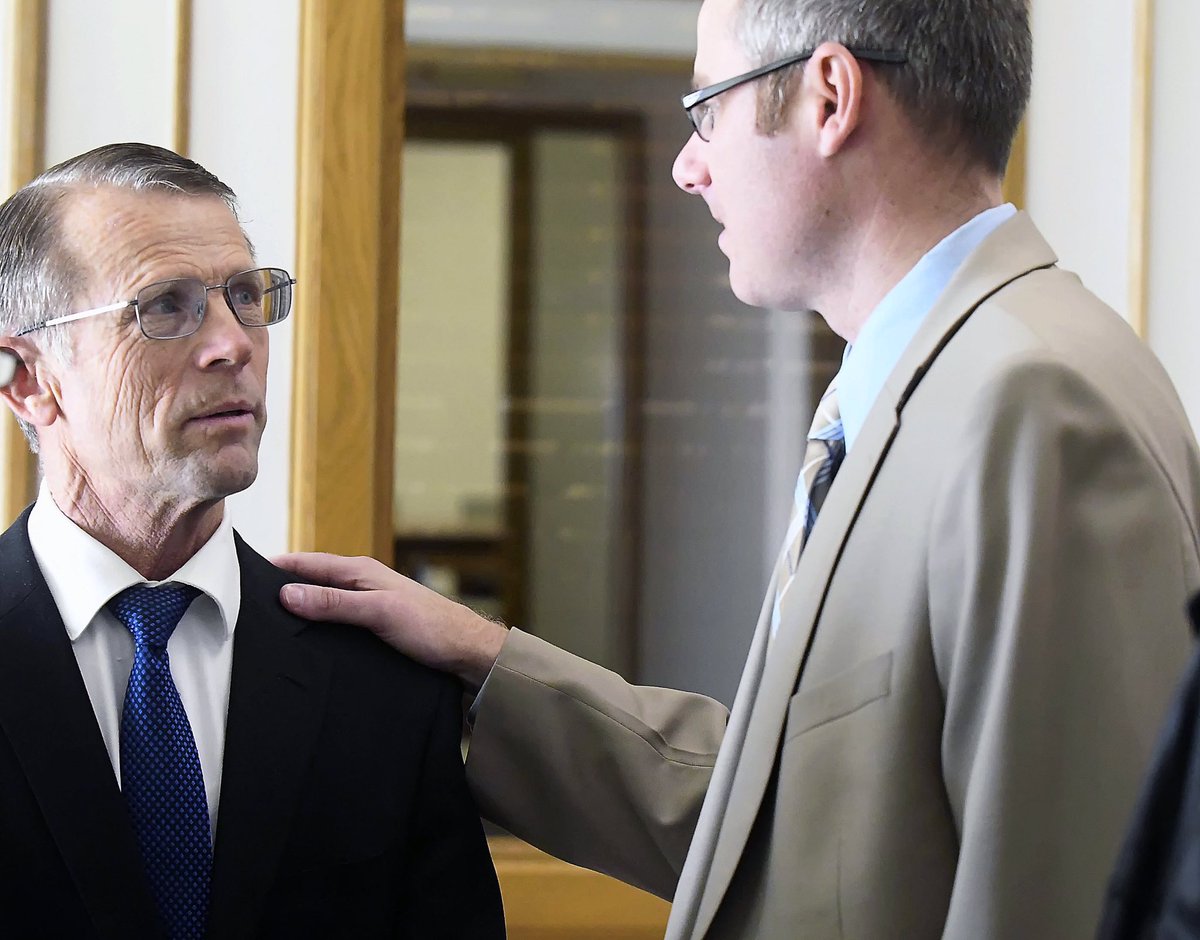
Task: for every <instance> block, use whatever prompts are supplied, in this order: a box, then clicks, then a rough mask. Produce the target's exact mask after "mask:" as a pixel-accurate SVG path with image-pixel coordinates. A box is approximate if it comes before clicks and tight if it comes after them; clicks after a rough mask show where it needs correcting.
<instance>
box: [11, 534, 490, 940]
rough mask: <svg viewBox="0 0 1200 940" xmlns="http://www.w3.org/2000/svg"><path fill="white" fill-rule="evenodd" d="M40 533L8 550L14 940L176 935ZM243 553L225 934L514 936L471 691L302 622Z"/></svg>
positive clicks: (213, 911) (214, 926)
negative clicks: (474, 745)
mask: <svg viewBox="0 0 1200 940" xmlns="http://www.w3.org/2000/svg"><path fill="white" fill-rule="evenodd" d="M27 518H28V513H26V515H25V516H22V518H21V519H20V520H19V521H18V522H16V523H15V524H14V525H13V526H12V527H11V528H10V529H9V530H8V531H7V532H5V533H4V534H3V535H2V536H0V935H3V936H10V937H25V936H31V937H32V936H37V937H64V938H66V937H69V938H72V940H76V938H92V937H103V938H121V940H128V938H142V937H158V936H161V929H160V927H159V925H158V921H157V915H156V911H155V907H154V902H153V900H152V898H151V895H150V891H149V887H148V885H147V882H146V879H145V875H144V874H143V870H142V863H141V857H140V855H139V851H138V846H137V841H136V838H135V836H134V832H133V828H132V826H131V824H130V821H129V817H128V814H127V812H126V809H125V804H124V801H123V799H122V797H121V793H120V790H119V788H118V786H117V782H116V778H115V775H114V774H113V770H112V764H111V762H110V761H109V757H108V753H107V751H106V750H105V747H104V742H103V739H102V738H101V735H100V730H99V726H98V725H97V723H96V718H95V714H94V712H93V711H92V706H91V702H90V700H89V698H88V694H87V689H86V688H85V686H84V683H83V679H82V677H81V676H80V673H79V668H78V666H77V665H76V662H75V657H74V654H73V652H72V650H71V645H70V641H69V640H68V638H67V635H66V630H65V627H64V626H63V623H62V618H61V617H60V616H59V613H58V609H57V607H56V606H55V604H54V601H53V598H52V597H51V595H50V591H49V588H48V587H47V586H46V582H45V580H44V579H43V577H42V575H41V572H40V570H39V569H38V566H37V563H36V562H35V561H34V557H33V552H32V549H31V548H30V544H29V535H28V530H27ZM237 551H238V559H239V562H240V564H241V572H242V606H241V614H240V615H239V617H238V623H237V628H236V631H235V633H234V649H233V672H232V677H231V685H230V692H229V713H228V718H227V722H226V730H225V756H224V763H223V769H222V780H221V801H220V806H219V813H218V819H217V833H216V840H215V848H214V857H213V877H212V897H211V904H210V909H209V930H208V934H209V936H210V937H213V938H220V940H224V938H237V937H288V938H294V937H355V938H358V937H363V938H367V937H412V938H421V940H425V938H435V937H456V938H457V937H470V938H488V937H502V936H503V935H504V924H503V914H502V911H501V903H500V893H499V888H498V886H497V884H496V875H495V870H494V869H493V867H492V863H491V859H490V857H489V855H488V851H487V844H486V841H485V839H484V835H483V831H482V827H481V826H480V822H479V817H478V815H477V813H476V811H475V808H474V805H473V803H472V801H471V798H470V796H469V794H468V792H467V789H466V783H465V778H464V774H463V768H462V761H461V757H460V752H459V735H460V723H461V717H460V716H461V708H460V693H459V690H458V688H457V686H456V685H455V684H454V683H453V682H452V681H451V680H449V679H447V678H445V677H443V676H441V675H438V674H436V673H434V672H431V671H429V670H426V669H424V668H422V667H420V666H418V665H416V664H415V663H413V662H412V661H410V660H408V659H405V658H404V657H402V656H400V655H399V654H397V653H394V652H392V651H391V650H389V649H388V648H387V647H385V646H384V645H383V644H382V643H380V642H379V641H378V640H376V639H375V638H374V637H372V636H370V635H369V634H367V633H366V632H365V631H361V630H357V629H353V628H349V627H345V626H341V625H330V624H316V623H310V622H307V621H303V620H300V619H298V618H296V617H293V616H291V615H290V614H289V613H287V612H286V611H285V610H283V608H282V607H281V606H280V605H279V603H278V596H279V589H280V587H281V586H282V585H283V584H284V583H285V582H286V581H287V580H289V578H287V577H285V576H284V574H283V573H282V572H281V571H279V570H278V569H276V568H274V567H273V566H271V565H270V564H269V563H268V562H267V561H266V560H264V559H263V558H261V557H260V556H259V555H257V554H256V553H255V552H253V551H252V550H250V549H249V548H247V547H246V545H245V544H244V543H243V542H242V541H241V540H240V539H238V540H237Z"/></svg>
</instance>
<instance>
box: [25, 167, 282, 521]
mask: <svg viewBox="0 0 1200 940" xmlns="http://www.w3.org/2000/svg"><path fill="white" fill-rule="evenodd" d="M62 226H63V234H64V237H65V240H66V243H67V245H68V246H69V247H70V250H71V251H72V252H73V253H74V254H75V256H76V258H78V259H80V262H81V268H82V269H83V270H84V271H85V272H86V281H85V283H86V287H85V289H83V290H81V291H80V292H79V294H78V296H77V298H76V309H80V310H82V309H90V308H92V307H98V306H105V305H108V304H111V303H114V302H118V301H120V300H125V299H129V298H132V297H133V296H135V295H136V293H137V291H138V290H139V289H140V288H142V287H145V286H146V285H147V284H150V283H153V282H155V281H160V280H166V279H170V278H176V277H197V278H200V279H201V280H202V281H203V282H204V283H205V284H206V285H211V284H217V283H220V282H222V281H224V280H225V278H227V277H228V276H229V275H230V274H233V273H236V272H238V271H242V270H246V269H247V268H250V267H253V266H254V261H253V258H252V256H251V255H250V252H249V248H248V246H247V243H246V240H245V236H244V234H243V232H242V230H241V227H240V226H239V224H238V222H237V220H236V218H235V217H234V216H233V213H232V212H231V211H230V210H229V208H228V207H227V206H226V205H225V204H224V203H223V202H222V201H221V200H220V199H218V198H216V197H208V196H202V197H193V196H182V195H176V194H167V193H133V192H129V191H124V190H116V189H100V190H95V191H87V192H82V193H78V194H73V198H70V199H69V200H68V201H67V203H66V206H65V210H64V216H63V220H62ZM63 328H65V329H72V330H73V335H72V345H73V347H74V350H75V352H74V356H73V357H72V364H71V366H70V368H69V369H66V370H63V374H61V375H60V376H59V377H58V380H57V381H58V396H59V415H58V418H57V420H56V421H55V422H54V424H53V425H52V426H51V427H50V428H48V429H46V430H47V431H48V433H47V434H44V435H43V437H44V438H49V439H50V441H51V442H52V444H53V445H54V446H53V447H52V453H51V454H49V455H47V456H48V461H47V463H48V466H47V480H48V482H50V483H51V485H52V490H53V491H55V492H54V495H55V499H56V502H58V503H59V505H60V508H63V510H64V511H65V512H67V513H68V515H70V516H72V518H75V516H76V515H79V516H81V517H83V518H87V519H96V520H101V524H108V525H117V526H121V527H124V528H133V527H136V526H138V525H139V524H149V525H151V526H152V527H153V528H155V529H158V530H163V529H171V528H172V527H174V526H177V525H179V524H180V523H181V521H182V520H184V519H186V518H187V517H188V516H189V515H193V516H194V515H195V514H196V511H197V509H200V510H204V509H206V508H215V514H214V513H209V514H208V515H210V516H213V515H215V519H216V520H217V521H219V519H220V503H221V500H223V499H224V497H225V496H228V495H230V494H231V493H234V492H237V491H239V490H242V489H245V488H246V487H247V486H249V485H250V483H252V482H253V480H254V478H255V476H256V475H257V469H258V446H259V442H260V440H261V436H262V431H263V427H264V425H265V421H266V410H265V391H266V368H267V337H266V331H265V330H261V329H259V330H247V329H246V328H244V327H242V326H241V325H240V324H237V323H236V321H235V320H234V319H233V315H232V313H231V312H230V311H229V309H228V307H227V306H226V304H225V300H224V297H223V295H222V294H221V293H220V292H219V291H212V292H210V293H209V295H208V306H207V311H206V314H205V319H204V322H203V323H202V324H201V327H200V330H199V331H198V332H197V333H196V334H195V335H193V336H190V337H185V338H181V339H172V340H154V339H148V338H146V337H145V336H143V335H142V334H141V332H140V330H139V328H138V325H137V322H136V318H135V316H134V311H133V309H132V308H130V309H127V310H124V311H117V312H114V313H107V314H101V315H99V316H97V317H94V318H89V319H86V320H81V321H78V322H76V323H72V324H68V325H65V326H64V327H59V329H63ZM60 494H61V495H60ZM64 503H65V504H67V505H64ZM68 507H70V508H71V509H73V510H74V512H72V511H68ZM201 515H204V513H203V512H202V513H201ZM104 520H107V523H104ZM76 521H79V520H78V519H77V520H76ZM205 527H207V526H205ZM212 527H213V528H215V524H213V526H212ZM85 528H86V526H85Z"/></svg>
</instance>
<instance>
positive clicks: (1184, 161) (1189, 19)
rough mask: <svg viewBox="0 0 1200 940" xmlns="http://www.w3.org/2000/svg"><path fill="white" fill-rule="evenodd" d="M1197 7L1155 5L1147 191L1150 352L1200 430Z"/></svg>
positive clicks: (1168, 0)
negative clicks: (1148, 210) (1155, 21)
mask: <svg viewBox="0 0 1200 940" xmlns="http://www.w3.org/2000/svg"><path fill="white" fill-rule="evenodd" d="M1197 37H1200V4H1198V3H1197V2H1196V0H1158V28H1157V29H1156V31H1155V41H1156V45H1155V48H1156V60H1155V63H1154V86H1153V87H1154V126H1153V131H1152V134H1153V136H1152V141H1153V151H1152V154H1153V157H1152V160H1151V165H1150V169H1151V178H1150V179H1151V187H1150V212H1151V216H1150V219H1151V225H1150V263H1149V273H1150V298H1149V313H1148V321H1149V322H1148V326H1149V330H1148V332H1149V335H1150V345H1151V346H1152V347H1153V348H1154V351H1155V352H1156V353H1158V356H1159V358H1161V359H1162V361H1163V363H1164V364H1165V365H1166V367H1167V371H1169V372H1170V373H1171V377H1172V378H1173V379H1174V380H1175V385H1176V387H1177V388H1178V389H1179V393H1180V395H1181V396H1182V398H1183V402H1184V405H1185V407H1186V408H1187V409H1188V415H1189V417H1190V418H1191V421H1192V426H1193V427H1200V302H1198V301H1197V296H1196V281H1195V273H1196V270H1197V256H1198V253H1200V235H1198V234H1197V223H1198V221H1200V171H1198V170H1197V153H1198V152H1200V64H1198V63H1197V60H1196V39H1197Z"/></svg>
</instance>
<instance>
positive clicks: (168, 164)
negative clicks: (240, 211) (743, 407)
mask: <svg viewBox="0 0 1200 940" xmlns="http://www.w3.org/2000/svg"><path fill="white" fill-rule="evenodd" d="M100 187H112V188H116V189H124V190H129V191H131V192H153V191H159V192H168V193H179V194H180V195H185V196H216V197H218V198H219V199H221V200H222V201H223V202H224V203H225V204H226V205H227V206H229V209H230V211H231V212H233V214H234V216H235V217H236V216H237V197H236V196H235V195H234V192H233V190H232V189H230V188H229V187H228V186H226V185H225V184H224V183H222V182H221V181H220V180H219V179H217V177H216V176H214V175H213V174H212V173H210V172H209V171H208V170H206V169H204V167H202V166H200V164H198V163H195V162H194V161H192V160H189V159H187V158H186V157H181V156H180V155H179V154H177V153H174V152H173V151H171V150H167V149H165V148H163V147H155V146H152V145H150V144H138V143H124V144H108V145H107V146H104V147H97V148H96V149H95V150H90V151H88V152H87V153H84V154H80V155H79V156H77V157H72V158H71V159H69V160H65V161H63V162H62V163H60V164H58V165H57V166H52V167H51V168H50V169H48V170H46V171H45V172H44V173H41V174H40V175H38V177H37V178H36V179H34V180H33V181H31V182H30V183H28V184H26V185H25V186H22V187H21V188H20V189H19V190H17V191H16V192H15V193H13V195H12V196H10V197H9V198H8V199H7V200H5V202H4V204H3V205H0V335H3V336H12V335H14V334H16V333H19V332H20V331H21V330H22V329H25V328H27V327H29V326H32V325H33V324H35V323H38V322H40V321H42V320H48V319H50V318H52V317H55V316H60V315H63V314H65V313H70V312H71V311H70V307H71V305H72V303H73V302H74V300H75V297H76V296H77V295H78V293H79V291H80V290H81V289H82V288H83V287H84V285H85V281H86V277H87V273H86V272H87V268H86V266H85V265H84V263H83V262H82V261H81V259H79V258H77V257H76V256H75V255H74V253H73V252H72V251H71V250H70V249H69V247H68V245H67V244H66V240H65V239H64V237H63V233H62V212H63V206H64V204H65V203H66V201H67V200H68V199H69V197H70V195H71V194H72V193H73V192H77V191H79V190H81V189H85V188H88V189H90V188H100ZM38 342H39V343H40V344H41V346H42V348H43V349H45V350H46V351H47V352H48V353H51V354H52V355H54V356H55V357H56V358H58V359H59V360H60V361H62V362H69V361H70V356H71V345H70V334H69V331H65V330H61V329H57V328H53V327H52V328H50V329H49V330H46V331H45V333H44V334H39V336H38ZM19 423H20V425H21V430H22V431H23V432H24V434H25V439H26V440H27V441H29V447H30V449H31V450H32V451H33V452H34V453H37V449H38V447H37V434H36V432H35V431H34V429H33V428H32V427H31V426H30V425H29V424H28V423H27V422H25V421H19Z"/></svg>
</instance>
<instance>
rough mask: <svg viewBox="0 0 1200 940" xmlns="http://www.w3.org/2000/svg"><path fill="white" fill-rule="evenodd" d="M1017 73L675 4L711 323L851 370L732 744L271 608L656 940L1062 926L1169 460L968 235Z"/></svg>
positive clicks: (1151, 404) (1186, 566)
mask: <svg viewBox="0 0 1200 940" xmlns="http://www.w3.org/2000/svg"><path fill="white" fill-rule="evenodd" d="M1030 60H1031V42H1030V31H1029V17H1028V10H1027V4H1026V2H1025V0H705V2H704V4H703V6H702V7H701V10H700V18H699V28H698V44H697V52H696V64H695V86H696V89H695V90H694V91H693V92H691V93H690V94H688V95H685V96H684V99H683V104H684V107H685V108H686V109H687V111H688V113H689V115H690V116H691V119H692V124H693V127H694V130H695V133H694V134H692V136H691V137H690V139H689V140H688V141H687V143H686V144H685V145H684V147H683V150H682V151H681V153H680V154H679V157H678V159H677V160H676V162H675V180H676V182H677V183H678V184H679V186H680V187H681V188H682V189H683V190H684V191H686V192H688V193H692V194H695V195H698V196H700V197H702V198H703V199H704V200H705V202H706V204H707V205H708V207H709V209H710V210H711V212H712V214H713V217H714V218H715V219H716V221H717V222H718V223H719V224H720V225H721V227H722V232H721V235H720V238H719V244H720V247H721V250H722V251H723V252H724V253H725V254H726V255H727V256H728V258H729V273H730V281H731V283H732V287H733V290H734V293H736V294H737V295H738V297H740V298H741V299H742V300H744V301H746V302H748V303H752V304H757V305H760V306H763V307H771V308H778V309H791V310H795V309H803V308H813V309H816V310H818V311H820V313H821V314H822V315H823V316H824V317H825V319H826V320H827V321H828V323H829V324H830V326H831V327H832V328H833V329H834V330H836V331H837V332H838V333H839V334H841V336H843V337H844V338H845V339H846V340H847V342H848V343H849V344H850V347H851V348H850V349H849V350H848V353H847V355H846V358H845V360H844V363H843V366H842V369H841V372H840V374H839V376H838V378H837V380H836V381H835V383H834V385H833V387H831V388H830V390H829V392H828V393H827V394H826V396H825V397H824V399H823V400H822V402H821V404H820V406H819V408H818V409H817V415H816V419H815V420H814V422H813V426H812V432H811V434H810V445H809V450H808V455H807V459H806V463H805V468H804V471H803V473H802V474H801V477H800V482H799V486H798V487H797V500H796V512H795V514H794V516H793V519H792V524H791V527H790V530H789V532H788V535H787V540H786V543H785V545H784V547H783V550H782V551H781V553H780V556H779V560H778V564H777V567H776V569H775V572H774V574H773V576H772V578H771V582H770V585H769V587H768V588H767V596H766V599H765V602H764V604H763V608H762V614H761V617H760V619H759V623H758V629H757V632H756V633H755V637H754V640H753V643H752V646H751V649H750V655H749V660H748V662H747V664H746V667H745V671H744V673H743V677H742V682H741V687H740V689H739V691H738V694H737V699H736V702H735V704H734V707H733V711H732V714H731V715H727V714H726V712H725V711H724V709H722V708H721V707H720V706H719V705H717V704H716V703H714V702H710V701H707V700H704V699H702V698H700V697H699V696H694V695H688V694H685V693H680V692H672V691H668V690H663V689H644V688H636V687H632V686H629V685H627V684H626V683H624V682H623V681H622V680H620V679H619V678H618V677H617V676H614V675H612V674H611V673H606V672H605V671H604V670H602V669H599V668H597V667H595V666H593V665H591V664H589V663H585V662H582V661H581V660H579V659H577V658H574V657H572V656H569V655H567V654H566V653H564V652H562V651H560V650H557V649H555V648H554V647H552V646H550V645H548V644H547V643H544V642H542V641H540V640H538V639H536V638H534V637H531V636H529V635H527V634H525V633H522V632H520V631H519V630H515V629H514V630H512V631H511V632H506V631H504V630H503V629H502V628H500V627H498V626H496V625H494V624H490V623H488V622H486V621H484V620H482V619H480V618H478V617H476V616H474V615H473V614H471V613H470V612H469V611H466V610H465V609H463V608H461V607H457V606H455V605H452V604H450V603H449V602H447V601H445V600H443V599H441V598H438V597H437V596H436V595H432V594H430V593H428V592H423V591H422V590H421V589H420V588H419V587H418V586H416V585H413V584H411V583H408V582H405V581H403V580H402V579H400V578H399V577H398V576H396V575H393V574H391V573H390V572H388V571H386V569H383V568H382V567H381V566H373V565H371V564H369V563H366V562H353V561H345V560H338V559H324V558H316V559H313V558H300V559H293V560H291V561H290V562H289V565H290V566H291V567H293V568H295V569H296V570H299V571H302V572H306V573H308V574H309V575H312V576H317V577H324V578H327V579H328V580H330V581H332V582H333V583H335V584H338V585H343V586H355V587H359V588H368V589H372V588H373V589H375V590H367V591H364V592H360V593H355V592H350V591H341V592H331V591H328V590H327V589H314V588H308V589H304V588H300V587H297V588H289V589H287V592H286V594H285V597H286V599H287V600H288V602H289V603H290V604H293V605H294V609H296V610H304V611H308V612H311V613H313V614H318V613H319V612H320V611H321V610H322V609H324V610H325V611H326V613H327V614H332V615H333V616H337V617H339V618H352V619H355V620H357V621H361V622H364V623H368V624H370V625H371V626H373V627H374V628H375V629H377V630H379V631H380V632H382V633H384V634H385V635H386V636H387V637H388V638H389V639H391V640H392V641H393V642H395V643H396V644H398V645H401V646H402V647H404V648H406V649H409V650H411V651H413V652H414V653H417V654H419V655H420V656H421V657H422V658H424V659H426V660H427V661H429V662H432V663H436V664H440V665H442V666H443V667H446V668H452V669H454V670H456V671H457V672H458V673H459V674H460V676H461V677H462V678H463V679H464V680H465V681H466V682H468V683H470V684H472V685H475V686H478V685H480V684H482V683H484V682H485V678H486V684H484V686H483V689H482V692H481V694H480V696H479V698H478V700H477V702H476V707H477V719H476V723H475V733H474V738H473V743H472V750H471V754H470V758H469V760H468V775H469V778H470V780H471V782H472V784H473V786H474V787H475V788H476V792H477V794H478V796H479V798H480V803H481V806H482V807H483V809H484V811H485V813H490V814H492V815H493V816H494V817H495V818H496V819H497V820H499V821H501V822H502V823H503V824H504V825H506V826H507V827H508V828H510V829H512V830H513V831H514V832H517V833H518V834H521V835H524V836H526V837H527V838H530V839H532V840H534V841H536V842H538V843H539V844H541V845H542V846H543V847H546V848H548V849H549V850H550V851H553V852H557V853H560V854H562V855H563V856H564V857H566V858H568V859H572V860H575V861H578V862H581V863H583V864H587V865H592V866H596V867H599V868H603V869H605V870H608V871H610V872H613V873H616V874H618V875H620V876H622V877H624V878H627V879H630V880H632V881H635V882H637V883H640V884H643V885H645V886H647V887H650V888H652V889H654V890H656V891H658V892H660V893H662V894H664V895H671V894H674V898H675V902H674V909H673V911H672V918H671V926H670V929H669V934H670V936H671V937H672V938H684V937H689V938H692V937H722V938H732V937H739V938H760V937H761V938H783V937H788V938H791V937H803V938H811V940H831V938H839V937H855V938H860V940H864V938H877V940H892V938H904V940H918V938H935V937H944V938H954V940H1013V938H1021V940H1038V938H1041V940H1065V938H1079V937H1087V936H1090V935H1092V933H1093V932H1094V931H1095V929H1096V926H1097V923H1098V921H1099V912H1100V908H1101V902H1102V898H1103V894H1104V885H1105V882H1106V880H1107V875H1108V872H1109V870H1110V868H1111V866H1112V862H1113V859H1114V857H1115V854H1116V849H1117V844H1118V840H1119V836H1120V833H1121V830H1122V827H1123V826H1124V823H1125V819H1126V816H1127V815H1128V812H1129V810H1130V808H1131V806H1132V804H1133V799H1134V794H1135V792H1136V789H1137V783H1138V778H1139V776H1140V775H1141V773H1142V770H1143V767H1144V763H1145V761H1146V758H1147V756H1148V755H1149V753H1150V748H1151V745H1152V742H1153V740H1154V737H1155V729H1156V726H1157V724H1158V721H1159V719H1160V717H1161V714H1162V712H1163V709H1164V706H1165V703H1166V700H1167V696H1168V693H1169V689H1170V687H1171V684H1172V680H1173V679H1174V678H1175V677H1176V676H1177V675H1178V674H1179V672H1180V671H1181V669H1182V667H1183V664H1184V662H1185V660H1186V656H1187V652H1188V646H1189V636H1188V629H1187V624H1186V618H1185V615H1184V603H1185V600H1186V598H1187V597H1188V596H1189V594H1190V593H1191V592H1192V591H1193V590H1194V589H1195V588H1196V587H1197V586H1198V585H1200V539H1198V536H1197V511H1198V508H1200V462H1198V461H1197V454H1196V446H1195V442H1194V440H1193V437H1192V434H1191V431H1190V430H1189V427H1188V423H1187V420H1186V419H1185V416H1184V413H1183V410H1182V408H1181V407H1180V403H1179V401H1178V399H1177V397H1176V395H1175V392H1174V390H1173V389H1172V388H1171V384H1170V382H1169V381H1168V380H1167V377H1166V376H1165V374H1164V373H1163V370H1162V369H1161V367H1160V366H1159V364H1158V363H1157V362H1156V361H1155V360H1154V358H1153V356H1151V355H1150V353H1149V352H1148V351H1147V350H1146V349H1145V347H1144V346H1143V345H1142V344H1141V343H1139V342H1138V340H1137V338H1136V337H1135V336H1134V335H1133V333H1132V332H1131V331H1130V330H1129V328H1128V326H1127V325H1126V324H1125V323H1124V322H1123V321H1122V320H1121V318H1120V317H1118V316H1117V315H1116V314H1115V313H1114V312H1113V311H1111V310H1110V309H1108V308H1107V307H1105V306H1104V305H1103V304H1102V303H1101V302H1100V301H1099V300H1097V299H1096V298H1095V297H1094V296H1093V295H1092V294H1090V293H1089V292H1088V291H1087V290H1085V289H1084V288H1083V287H1082V286H1081V285H1080V283H1079V281H1078V279H1077V278H1076V277H1075V276H1073V275H1071V274H1069V273H1068V272H1065V271H1062V270H1060V269H1059V268H1058V267H1057V264H1056V259H1055V256H1054V253H1053V251H1052V250H1051V249H1050V247H1049V246H1048V245H1047V244H1046V243H1045V241H1043V239H1042V238H1041V236H1040V235H1039V234H1038V232H1037V230H1036V229H1035V228H1034V226H1033V223H1032V222H1031V221H1030V219H1029V218H1028V217H1027V216H1025V215H1024V214H1021V213H1019V212H1017V211H1016V210H1015V209H1014V208H1013V207H1012V206H1008V205H1004V204H1003V200H1002V198H1001V195H1000V192H1001V187H1000V182H1001V176H1002V174H1003V172H1004V168H1005V163H1006V161H1007V158H1008V154H1009V149H1010V147H1011V145H1012V141H1013V137H1014V135H1015V133H1016V130H1017V125H1018V123H1019V121H1020V119H1021V114H1022V112H1023V110H1024V107H1025V103H1026V99H1027V97H1028V94H1029V86H1030ZM1097 67H1098V68H1102V67H1104V66H1103V65H1098V66H1097ZM646 628H647V629H653V624H648V625H646ZM727 721H728V723H727ZM702 807H703V808H702ZM689 843H690V844H689ZM685 857H686V861H685Z"/></svg>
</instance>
